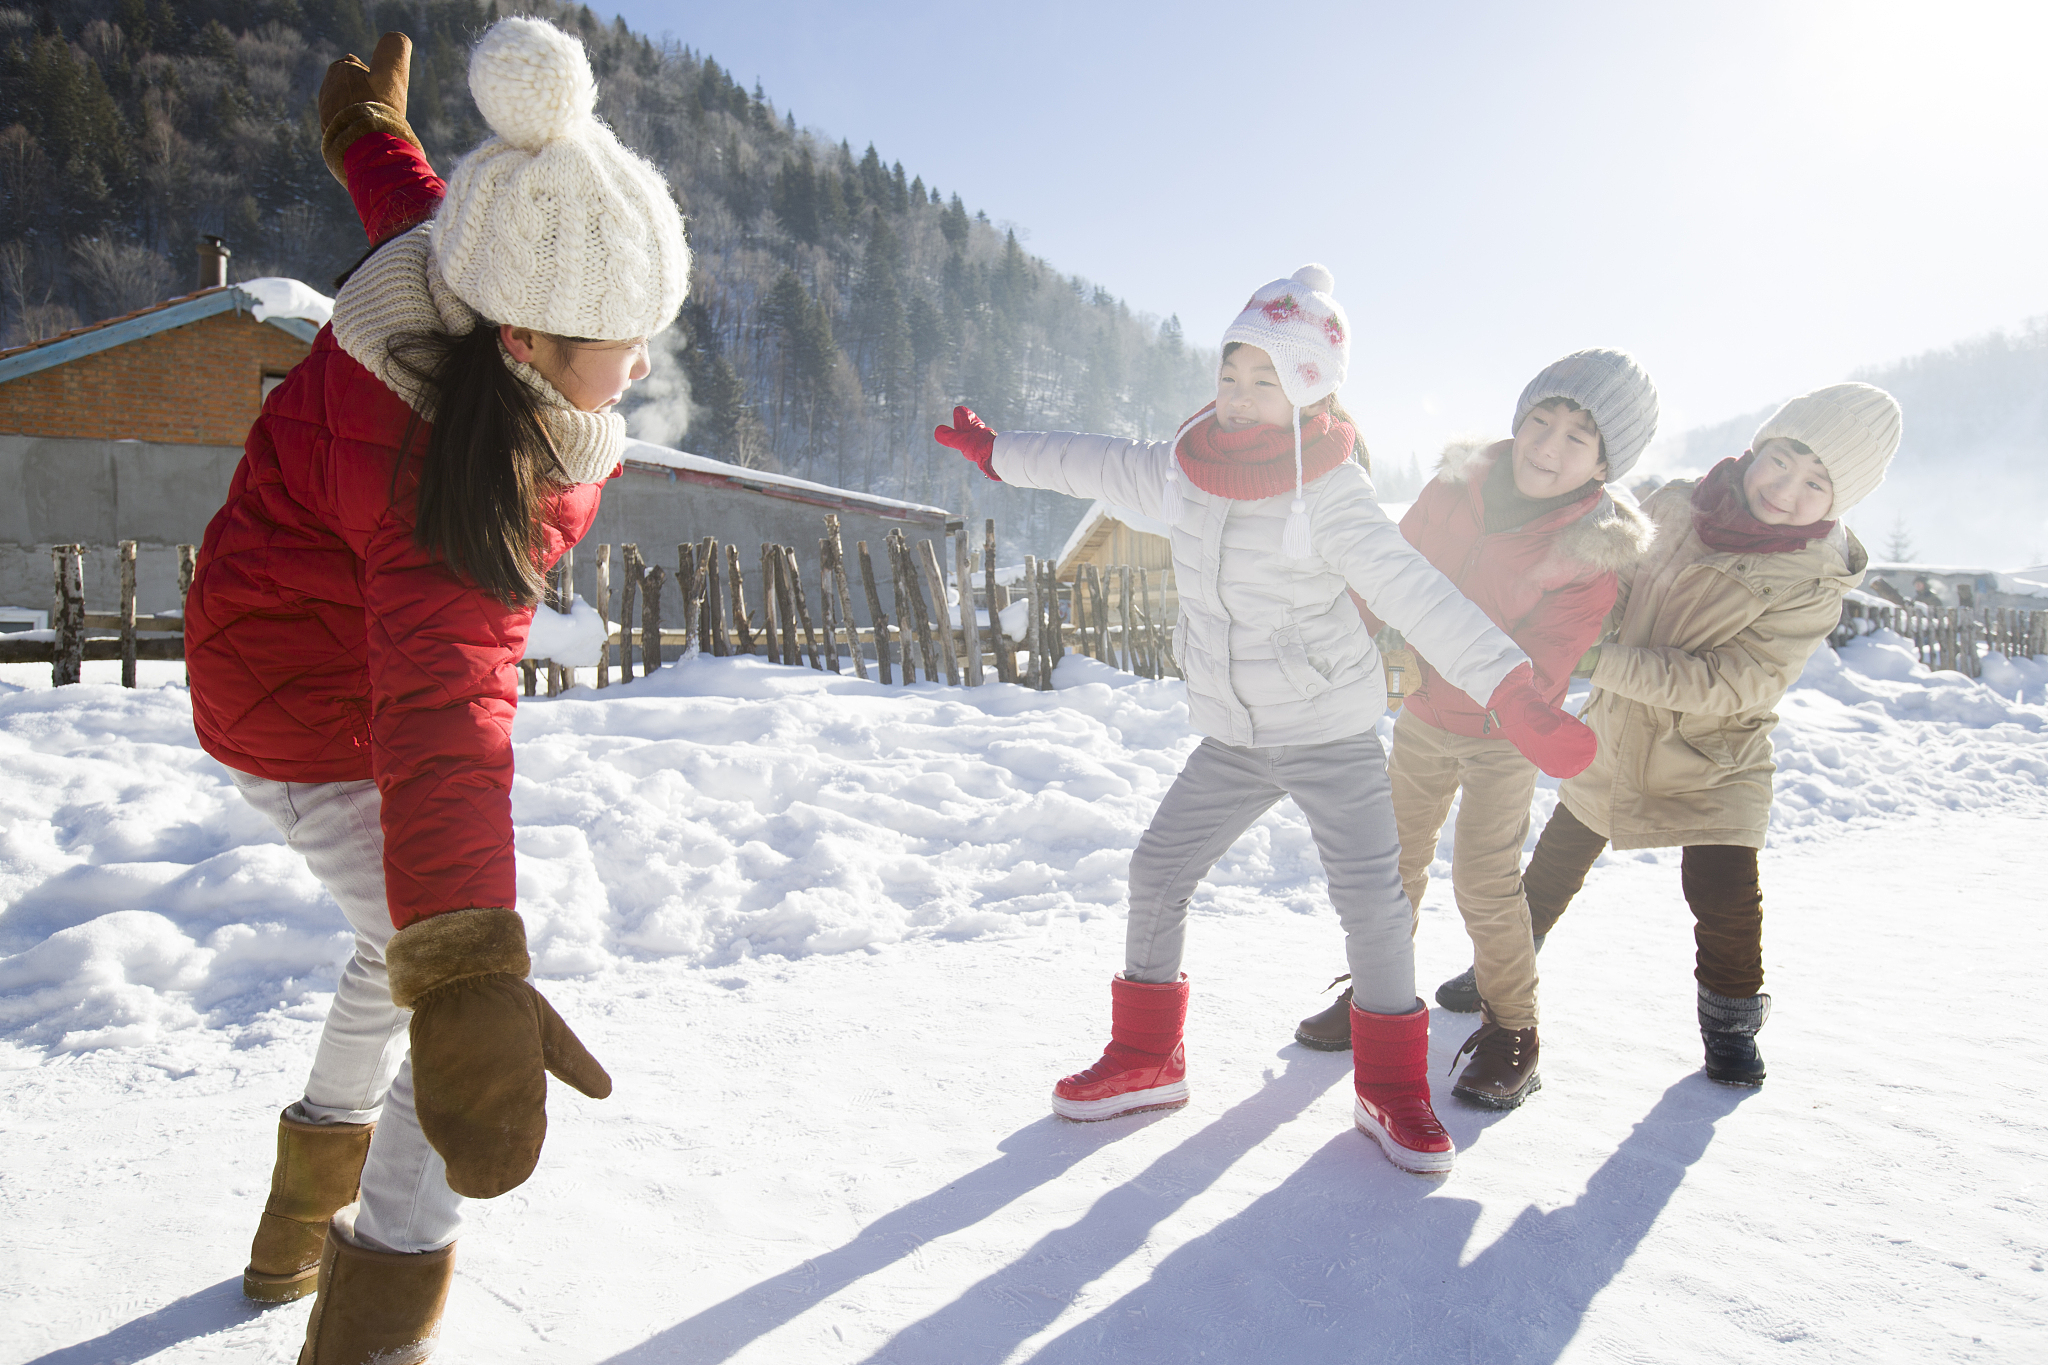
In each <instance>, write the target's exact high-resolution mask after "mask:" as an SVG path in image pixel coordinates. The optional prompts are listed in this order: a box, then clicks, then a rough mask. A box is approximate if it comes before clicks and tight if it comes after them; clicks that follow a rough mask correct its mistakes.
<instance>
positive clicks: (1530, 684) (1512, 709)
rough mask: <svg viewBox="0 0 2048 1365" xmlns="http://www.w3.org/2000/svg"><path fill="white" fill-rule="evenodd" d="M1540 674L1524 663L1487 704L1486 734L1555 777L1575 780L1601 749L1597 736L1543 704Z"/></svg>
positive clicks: (1566, 714) (1562, 712)
mask: <svg viewBox="0 0 2048 1365" xmlns="http://www.w3.org/2000/svg"><path fill="white" fill-rule="evenodd" d="M1535 677H1536V671H1535V670H1534V669H1533V668H1531V667H1530V666H1529V665H1528V664H1522V665H1521V666H1520V667H1518V668H1516V669H1515V671H1514V672H1512V673H1510V674H1508V675H1507V677H1505V678H1502V679H1501V682H1500V686H1499V687H1496V688H1494V689H1493V695H1492V696H1491V697H1488V698H1487V699H1486V732H1487V733H1488V734H1496V735H1499V736H1500V737H1501V738H1502V739H1505V740H1506V741H1507V742H1508V743H1510V744H1512V745H1514V746H1515V747H1516V748H1517V749H1519V750H1521V751H1522V757H1524V758H1526V759H1528V760H1529V761H1530V762H1531V763H1534V764H1535V765H1536V766H1537V767H1539V768H1541V769H1542V770H1543V771H1544V772H1546V773H1549V774H1550V775H1551V776H1552V777H1576V776H1578V775H1579V774H1580V773H1582V772H1584V771H1586V768H1587V766H1588V765H1589V764H1591V763H1592V761H1593V755H1594V754H1595V753H1596V752H1597V751H1598V750H1599V747H1600V744H1599V741H1598V740H1596V739H1595V738H1594V737H1593V731H1592V730H1591V729H1590V728H1588V727H1587V726H1585V725H1583V724H1581V723H1580V722H1579V721H1578V720H1576V719H1575V718H1573V717H1572V716H1571V715H1570V714H1569V713H1567V712H1565V711H1563V710H1560V709H1559V708H1558V707H1555V706H1552V705H1551V704H1550V703H1549V702H1547V701H1545V700H1543V694H1542V693H1541V692H1538V691H1537V690H1536V684H1535V682H1534V679H1535Z"/></svg>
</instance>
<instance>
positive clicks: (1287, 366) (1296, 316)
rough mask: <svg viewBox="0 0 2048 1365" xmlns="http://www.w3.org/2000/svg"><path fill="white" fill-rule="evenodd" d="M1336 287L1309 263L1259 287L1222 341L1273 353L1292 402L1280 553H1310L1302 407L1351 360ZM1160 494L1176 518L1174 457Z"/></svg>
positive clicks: (1321, 394)
mask: <svg viewBox="0 0 2048 1365" xmlns="http://www.w3.org/2000/svg"><path fill="white" fill-rule="evenodd" d="M1336 287H1337V277H1336V276H1334V275H1332V274H1331V273H1330V271H1329V268H1328V267H1327V266H1321V265H1313V264H1311V265H1305V266H1303V267H1302V268H1301V269H1299V270H1297V271H1295V272H1294V273H1293V274H1292V275H1289V276H1288V277H1287V278H1286V279H1284V280H1274V281H1272V282H1271V283H1270V284H1264V285H1261V286H1259V288H1258V289H1257V290H1255V291H1254V292H1253V294H1252V296H1251V298H1250V299H1249V300H1248V301H1247V302H1246V303H1245V306H1244V311H1243V312H1241V313H1239V314H1238V315H1237V321H1235V322H1233V323H1231V324H1230V326H1229V327H1228V328H1227V329H1225V331H1224V333H1223V344H1224V345H1225V346H1228V345H1230V344H1231V343H1232V342H1242V343H1244V344H1245V345H1247V346H1256V347H1258V348H1259V349H1260V350H1262V351H1264V352H1265V353H1266V354H1267V355H1269V356H1271V357H1272V359H1273V368H1274V369H1275V370H1276V371H1278V373H1279V376H1280V392H1282V393H1283V394H1285V395H1287V401H1288V402H1289V403H1292V404H1293V405H1294V505H1293V506H1292V507H1291V508H1290V509H1289V511H1288V514H1287V525H1286V527H1285V529H1283V530H1282V532H1281V534H1280V553H1282V554H1284V555H1286V556H1287V557H1288V558H1289V559H1305V558H1307V557H1308V554H1309V538H1308V504H1307V503H1306V502H1305V501H1304V500H1303V498H1302V495H1301V410H1302V409H1303V408H1305V407H1307V406H1308V405H1309V404H1311V403H1314V402H1317V401H1319V400H1321V399H1324V398H1327V397H1329V396H1330V395H1331V394H1333V393H1335V392H1336V391H1337V390H1338V389H1339V388H1340V387H1342V386H1343V383H1344V373H1345V371H1346V370H1347V369H1349V368H1350V366H1351V323H1350V320H1349V319H1347V318H1346V317H1345V316H1344V309H1343V306H1342V305H1341V304H1339V303H1338V302H1337V299H1336V296H1335V294H1334V292H1333V291H1334V290H1335V289H1336ZM1185 429H1186V428H1183V430H1185ZM1174 439H1175V440H1176V441H1178V440H1179V437H1178V436H1176V437H1175V438H1174ZM1160 501H1161V511H1162V513H1163V515H1164V516H1165V519H1166V521H1167V522H1168V523H1173V522H1177V521H1179V520H1180V511H1181V492H1180V468H1179V466H1178V465H1177V464H1175V465H1170V466H1168V469H1167V474H1166V488H1165V490H1164V492H1163V493H1162V495H1161V499H1160Z"/></svg>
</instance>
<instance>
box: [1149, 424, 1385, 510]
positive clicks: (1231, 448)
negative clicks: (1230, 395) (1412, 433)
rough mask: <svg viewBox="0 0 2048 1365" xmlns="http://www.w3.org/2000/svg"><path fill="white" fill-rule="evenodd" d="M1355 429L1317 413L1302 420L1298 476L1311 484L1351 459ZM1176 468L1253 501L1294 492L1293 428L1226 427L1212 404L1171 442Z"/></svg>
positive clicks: (1198, 483)
mask: <svg viewBox="0 0 2048 1365" xmlns="http://www.w3.org/2000/svg"><path fill="white" fill-rule="evenodd" d="M1356 440H1357V433H1355V432H1354V431H1353V430H1352V429H1351V424H1350V423H1349V422H1339V421H1335V420H1333V419H1332V418H1331V416H1330V414H1329V413H1327V412H1319V413H1317V414H1316V415H1315V416H1314V417H1311V418H1309V419H1308V420H1307V421H1306V422H1303V423H1302V424H1301V481H1302V482H1303V483H1304V484H1307V483H1313V482H1314V481H1315V480H1317V479H1320V478H1321V477H1323V475H1325V474H1327V473H1329V472H1330V471H1331V470H1333V469H1335V468H1336V467H1337V466H1338V465H1340V464H1342V463H1344V461H1346V460H1348V459H1350V458H1351V447H1352V445H1353V443H1354V442H1355V441H1356ZM1174 454H1175V455H1177V456H1178V457H1179V459H1180V467H1181V468H1182V469H1184V470H1186V471H1187V476H1188V478H1189V479H1191V480H1193V482H1194V485H1195V487H1197V488H1199V489H1201V490H1202V491H1203V492H1204V493H1213V494H1215V495H1216V496H1217V497H1219V498H1229V499H1231V500H1232V501H1233V502H1257V501H1258V500H1259V499H1260V498H1270V497H1275V496H1277V495H1279V494H1281V493H1292V492H1293V491H1294V429H1293V428H1292V427H1276V426H1272V425H1269V424H1261V425H1259V426H1255V427H1246V428H1245V429H1244V430H1243V431H1225V430H1224V429H1223V427H1222V425H1221V424H1220V423H1218V422H1217V420H1216V405H1215V404H1214V403H1211V404H1209V405H1208V406H1207V407H1205V408H1203V409H1202V410H1201V411H1200V412H1198V413H1196V414H1195V418H1194V425H1193V426H1191V427H1189V428H1188V429H1187V431H1186V432H1185V433H1184V434H1183V435H1182V436H1181V438H1180V443H1179V444H1178V445H1177V446H1175V447H1174Z"/></svg>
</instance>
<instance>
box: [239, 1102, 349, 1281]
mask: <svg viewBox="0 0 2048 1365" xmlns="http://www.w3.org/2000/svg"><path fill="white" fill-rule="evenodd" d="M376 1126H377V1125H376V1124H374V1123H326V1124H321V1123H301V1122H300V1121H299V1120H297V1119H295V1118H293V1117H292V1116H291V1110H289V1109H287V1110H285V1111H284V1112H283V1113H282V1114H279V1115H278V1116H277V1165H276V1166H275V1167H273V1168H272V1169H271V1172H270V1199H269V1202H267V1203H266V1204H264V1206H263V1217H262V1219H261V1221H259V1222H258V1223H257V1225H256V1240H255V1242H254V1243H253V1244H252V1245H251V1246H250V1248H249V1267H248V1269H246V1270H244V1271H243V1272H242V1293H243V1295H244V1296H245V1297H247V1298H251V1299H255V1300H256V1301H257V1302H258V1303H286V1302H289V1301H290V1300H292V1299H301V1298H304V1297H305V1296H306V1295H308V1294H310V1293H312V1292H313V1286H314V1277H315V1275H316V1274H317V1273H318V1272H319V1269H320V1248H321V1246H322V1244H324V1243H325V1242H326V1240H327V1220H328V1219H330V1218H332V1217H333V1216H334V1215H335V1213H336V1212H337V1211H338V1210H340V1209H343V1208H345V1207H347V1206H348V1205H350V1204H353V1203H354V1202H355V1200H356V1188H357V1186H358V1185H359V1184H360V1183H361V1181H362V1177H363V1161H364V1159H365V1158H367V1157H368V1156H369V1154H370V1131H371V1130H372V1129H373V1128H375V1127H376Z"/></svg>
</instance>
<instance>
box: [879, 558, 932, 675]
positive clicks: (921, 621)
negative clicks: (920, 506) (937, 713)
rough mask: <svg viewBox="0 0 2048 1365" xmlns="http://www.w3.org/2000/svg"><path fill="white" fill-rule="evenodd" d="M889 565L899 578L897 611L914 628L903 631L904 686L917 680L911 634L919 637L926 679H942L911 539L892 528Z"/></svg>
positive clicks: (918, 650)
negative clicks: (912, 666) (913, 561)
mask: <svg viewBox="0 0 2048 1365" xmlns="http://www.w3.org/2000/svg"><path fill="white" fill-rule="evenodd" d="M888 546H889V568H890V571H891V572H892V573H893V574H894V575H895V579H896V614H897V616H899V617H906V618H908V620H909V621H910V626H911V629H910V630H909V631H906V632H905V634H904V644H903V682H904V685H905V686H908V685H909V684H910V683H912V682H914V681H915V679H914V678H912V677H911V674H910V636H911V635H913V634H914V635H915V636H916V637H917V654H918V662H919V663H920V664H922V665H923V666H924V680H925V681H926V682H937V681H938V680H939V651H938V648H937V646H936V645H935V644H934V643H933V641H932V627H931V618H930V617H929V616H928V615H927V614H926V611H925V603H924V593H923V592H921V591H919V589H918V586H917V570H916V569H915V568H914V567H912V565H911V562H910V541H909V539H908V538H907V537H906V536H905V535H904V534H903V532H902V531H901V530H900V529H898V530H891V531H890V532H889V539H888Z"/></svg>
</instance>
